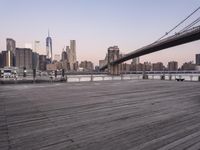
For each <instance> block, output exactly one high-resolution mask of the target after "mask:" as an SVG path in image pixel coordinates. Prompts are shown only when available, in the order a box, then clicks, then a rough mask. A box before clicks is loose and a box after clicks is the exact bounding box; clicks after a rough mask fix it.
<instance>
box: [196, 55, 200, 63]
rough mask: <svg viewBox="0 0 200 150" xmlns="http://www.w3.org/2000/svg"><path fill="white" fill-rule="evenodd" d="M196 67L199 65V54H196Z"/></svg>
mask: <svg viewBox="0 0 200 150" xmlns="http://www.w3.org/2000/svg"><path fill="white" fill-rule="evenodd" d="M196 65H200V54H196Z"/></svg>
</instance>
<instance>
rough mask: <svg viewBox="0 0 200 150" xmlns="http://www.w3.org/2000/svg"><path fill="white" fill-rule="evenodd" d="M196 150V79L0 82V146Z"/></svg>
mask: <svg viewBox="0 0 200 150" xmlns="http://www.w3.org/2000/svg"><path fill="white" fill-rule="evenodd" d="M199 148H200V83H199V82H175V81H160V80H129V81H105V82H81V83H54V84H22V85H4V86H0V150H134V149H135V150H140V149H141V150H157V149H160V150H168V149H173V150H183V149H189V150H196V149H199Z"/></svg>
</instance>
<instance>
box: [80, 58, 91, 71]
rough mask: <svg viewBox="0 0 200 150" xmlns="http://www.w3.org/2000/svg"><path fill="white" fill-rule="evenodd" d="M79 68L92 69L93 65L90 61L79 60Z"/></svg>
mask: <svg viewBox="0 0 200 150" xmlns="http://www.w3.org/2000/svg"><path fill="white" fill-rule="evenodd" d="M79 67H80V68H83V70H84V71H92V70H94V65H93V63H92V62H91V61H87V60H85V61H81V63H80V65H79Z"/></svg>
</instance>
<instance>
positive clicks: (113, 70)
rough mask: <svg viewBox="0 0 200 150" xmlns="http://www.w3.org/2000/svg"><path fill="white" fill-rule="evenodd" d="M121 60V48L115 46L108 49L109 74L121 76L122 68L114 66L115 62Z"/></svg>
mask: <svg viewBox="0 0 200 150" xmlns="http://www.w3.org/2000/svg"><path fill="white" fill-rule="evenodd" d="M117 59H119V48H118V46H113V47H109V48H108V74H111V75H119V74H120V67H119V65H118V64H112V62H113V61H114V60H117Z"/></svg>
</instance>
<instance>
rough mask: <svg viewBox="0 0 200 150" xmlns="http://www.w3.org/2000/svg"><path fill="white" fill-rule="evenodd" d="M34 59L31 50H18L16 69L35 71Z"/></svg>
mask: <svg viewBox="0 0 200 150" xmlns="http://www.w3.org/2000/svg"><path fill="white" fill-rule="evenodd" d="M32 57H33V53H32V50H31V49H30V48H16V67H19V68H26V69H33V61H32Z"/></svg>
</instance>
